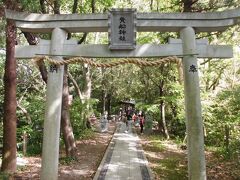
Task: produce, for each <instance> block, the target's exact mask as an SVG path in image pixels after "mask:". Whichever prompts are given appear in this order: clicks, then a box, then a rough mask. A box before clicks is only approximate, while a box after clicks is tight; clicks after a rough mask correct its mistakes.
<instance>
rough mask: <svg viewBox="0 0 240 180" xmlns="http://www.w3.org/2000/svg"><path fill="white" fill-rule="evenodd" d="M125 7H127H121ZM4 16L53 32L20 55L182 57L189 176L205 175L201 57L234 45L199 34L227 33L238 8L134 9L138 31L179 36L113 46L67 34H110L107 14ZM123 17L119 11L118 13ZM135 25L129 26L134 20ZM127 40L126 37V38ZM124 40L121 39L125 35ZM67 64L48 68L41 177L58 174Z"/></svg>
mask: <svg viewBox="0 0 240 180" xmlns="http://www.w3.org/2000/svg"><path fill="white" fill-rule="evenodd" d="M120 11H125V10H120ZM5 14H6V18H7V19H12V20H14V21H15V23H16V27H18V28H19V29H21V30H22V31H25V32H32V33H34V32H35V33H52V38H51V41H45V40H44V41H41V42H40V44H39V45H35V46H17V47H16V58H33V57H36V55H37V54H41V55H50V56H52V58H53V59H55V60H62V58H63V57H64V56H84V57H115V58H118V57H164V56H173V55H177V56H181V55H182V62H183V73H184V93H185V112H186V121H187V123H186V124H187V134H188V139H187V149H188V174H189V179H192V180H204V179H206V164H205V155H204V139H203V121H202V115H201V101H200V89H199V76H198V71H197V58H231V57H232V56H233V53H232V47H231V46H219V45H208V42H207V41H206V40H196V39H195V33H198V32H213V31H224V30H226V29H227V28H228V27H230V26H234V25H235V24H238V23H239V20H240V9H234V10H229V11H223V12H211V13H136V12H135V14H134V15H133V16H135V20H134V21H133V22H132V23H133V24H134V26H135V30H136V31H138V32H147V31H148V32H180V36H181V39H170V41H169V43H168V44H164V45H149V44H144V45H135V44H134V42H133V44H131V43H130V46H131V47H130V48H126V49H124V48H121V50H117V51H115V50H114V47H113V48H111V49H109V46H108V45H99V44H94V45H77V43H76V41H73V40H66V34H67V32H71V33H74V32H107V31H108V29H109V17H108V16H109V15H108V14H89V15H87V14H81V15H80V14H69V15H46V14H45V15H43V14H28V13H20V12H13V11H10V10H6V13H5ZM120 15H121V12H120ZM130 25H131V24H130ZM124 38H125V37H124ZM122 40H123V39H122ZM62 82H63V67H62V66H61V67H60V68H59V69H58V70H57V71H56V72H55V71H52V72H51V71H50V73H49V77H48V83H47V100H46V113H45V120H44V138H43V151H42V170H41V179H43V180H47V179H51V180H56V179H57V177H58V157H59V133H60V116H61V102H62V86H63V83H62Z"/></svg>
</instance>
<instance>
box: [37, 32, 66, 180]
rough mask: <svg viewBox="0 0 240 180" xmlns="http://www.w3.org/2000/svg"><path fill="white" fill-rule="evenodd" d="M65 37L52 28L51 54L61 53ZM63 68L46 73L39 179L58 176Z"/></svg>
mask: <svg viewBox="0 0 240 180" xmlns="http://www.w3.org/2000/svg"><path fill="white" fill-rule="evenodd" d="M65 39H66V32H65V31H64V30H62V29H59V28H55V29H54V30H53V32H52V40H51V49H50V52H51V54H52V55H55V54H59V53H61V51H62V50H63V43H64V41H65ZM53 58H54V59H56V60H62V57H59V56H54V57H53ZM63 70H64V69H63V66H62V67H59V68H58V69H57V72H55V71H54V72H49V73H48V82H47V98H46V113H45V120H44V135H43V150H42V169H41V180H49V179H51V180H57V178H58V157H59V135H60V120H61V108H62V88H63Z"/></svg>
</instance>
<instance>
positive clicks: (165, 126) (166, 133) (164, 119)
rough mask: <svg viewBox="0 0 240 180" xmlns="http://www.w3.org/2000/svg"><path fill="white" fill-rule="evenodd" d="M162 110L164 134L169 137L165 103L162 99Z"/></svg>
mask: <svg viewBox="0 0 240 180" xmlns="http://www.w3.org/2000/svg"><path fill="white" fill-rule="evenodd" d="M160 112H161V121H162V127H163V134H164V136H165V137H166V138H167V139H169V134H168V129H167V124H166V117H165V103H164V101H162V102H161V103H160Z"/></svg>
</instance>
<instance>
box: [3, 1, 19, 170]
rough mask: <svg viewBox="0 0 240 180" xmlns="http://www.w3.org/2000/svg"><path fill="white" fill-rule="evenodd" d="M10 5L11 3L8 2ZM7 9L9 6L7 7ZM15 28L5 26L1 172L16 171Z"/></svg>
mask: <svg viewBox="0 0 240 180" xmlns="http://www.w3.org/2000/svg"><path fill="white" fill-rule="evenodd" d="M7 3H9V4H11V3H13V2H11V1H8V2H7ZM7 8H9V6H8V5H7ZM10 9H12V8H10ZM15 43H16V28H15V25H14V22H13V21H12V20H7V26H6V63H5V74H4V105H3V109H4V115H3V155H2V156H3V158H2V167H1V170H2V171H4V172H15V171H16V168H17V166H16V160H17V159H16V152H17V149H16V147H17V143H16V122H17V116H16V108H17V100H16V59H15V57H14V56H15Z"/></svg>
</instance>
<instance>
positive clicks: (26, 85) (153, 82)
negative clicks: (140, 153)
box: [0, 0, 240, 171]
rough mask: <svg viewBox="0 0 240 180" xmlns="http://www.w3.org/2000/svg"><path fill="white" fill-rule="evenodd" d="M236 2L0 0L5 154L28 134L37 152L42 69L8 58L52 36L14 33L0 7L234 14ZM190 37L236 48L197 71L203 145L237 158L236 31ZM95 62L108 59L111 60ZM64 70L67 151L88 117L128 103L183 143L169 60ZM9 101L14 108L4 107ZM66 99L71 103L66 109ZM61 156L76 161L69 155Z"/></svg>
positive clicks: (100, 39) (161, 39)
mask: <svg viewBox="0 0 240 180" xmlns="http://www.w3.org/2000/svg"><path fill="white" fill-rule="evenodd" d="M239 4H240V2H239V1H238V0H220V1H219V0H182V1H181V0H164V1H162V0H132V1H130V0H122V1H114V0H74V1H68V0H39V1H37V0H16V1H14V0H5V1H0V18H1V19H0V76H1V80H0V122H1V123H0V138H1V140H2V143H1V144H2V145H3V157H4V152H6V151H7V149H10V150H11V151H14V150H13V149H15V148H13V147H16V146H14V143H16V144H18V145H19V151H18V153H21V149H22V148H20V146H21V145H22V138H23V134H27V135H28V136H29V141H28V149H27V154H28V155H34V154H40V153H41V142H42V135H43V133H42V128H43V120H44V112H45V100H46V82H47V68H48V65H47V64H44V63H43V62H42V63H35V62H33V61H30V60H16V61H15V59H14V58H13V57H12V56H11V53H13V51H12V47H13V46H14V45H15V44H31V45H34V44H38V43H39V41H40V39H50V38H51V37H50V34H31V33H26V32H21V31H20V30H16V32H15V30H14V25H13V24H12V22H11V21H9V22H6V19H5V18H4V8H8V9H12V10H17V11H24V12H29V13H43V14H44V13H49V14H69V13H79V14H81V13H82V14H83V13H106V12H107V11H108V10H109V9H110V8H123V7H124V8H125V7H129V8H136V9H137V11H138V12H211V11H223V10H227V9H233V8H236V7H239ZM196 36H197V39H201V38H206V39H208V41H209V43H210V44H228V45H232V46H233V48H234V57H233V58H231V59H199V74H200V88H201V100H202V115H203V120H204V132H205V144H206V146H207V147H208V148H212V149H215V150H216V151H218V152H219V153H220V154H222V155H223V156H224V157H225V158H228V159H238V160H239V156H240V149H239V147H240V115H239V112H240V111H239V110H240V81H239V79H240V60H239V55H240V54H239V52H240V45H239V43H238V42H239V40H240V29H239V26H234V27H231V28H229V29H228V30H227V31H224V32H213V33H199V34H197V35H196ZM107 37H108V35H107V33H74V34H68V38H75V39H77V40H78V43H79V44H82V43H84V44H107V43H108V39H107ZM178 37H179V34H178V33H172V32H171V33H162V32H156V33H153V32H142V33H137V43H138V44H145V43H151V44H165V43H167V41H168V38H178ZM94 60H95V61H101V62H109V61H113V60H114V59H94ZM65 69H66V72H65V77H64V92H63V105H62V106H63V110H62V111H63V112H62V119H61V121H62V125H61V126H62V127H61V128H62V133H63V137H62V143H63V144H65V146H66V147H71V146H72V147H74V139H78V138H80V137H81V136H83V135H84V134H85V133H86V132H89V131H91V130H90V129H89V127H88V119H89V117H90V116H91V115H92V114H95V115H96V116H97V117H99V116H100V115H101V114H102V113H103V112H105V111H108V112H109V116H110V115H114V114H117V113H118V111H119V108H120V105H119V102H120V101H124V100H129V99H134V100H135V101H136V108H137V109H138V110H143V111H144V112H146V113H149V114H151V117H152V119H153V120H154V121H155V122H156V123H157V124H158V129H159V133H160V134H161V135H163V136H164V137H165V138H166V139H169V138H170V139H174V140H176V141H180V142H184V139H185V132H186V127H185V116H184V93H183V80H182V73H181V67H180V66H177V65H175V64H171V63H167V64H163V65H160V66H158V67H141V68H140V67H138V66H133V65H124V66H118V67H113V68H91V67H89V66H87V65H81V64H76V65H69V66H68V67H67V66H66V68H65ZM15 86H17V90H16V92H14V87H15ZM14 97H16V100H17V101H16V104H14V103H13V104H12V103H9V102H12V101H11V98H13V99H14ZM70 97H72V104H71V105H69V104H68V102H69V98H70ZM14 122H15V123H16V124H17V128H15V127H14ZM4 127H5V129H6V128H10V131H9V129H8V130H5V131H4V130H3V129H4ZM69 127H70V128H69ZM14 131H15V132H14ZM71 132H73V134H74V136H72V138H71V139H70V140H69V139H67V138H66V137H67V136H68V135H69V134H71ZM14 138H15V139H16V140H15V141H14ZM6 142H8V143H7V144H6ZM9 144H10V145H9ZM4 146H5V150H4ZM6 148H7V149H6ZM66 149H68V148H66ZM73 149H74V148H73ZM13 154H14V153H13ZM67 154H68V155H69V156H74V150H73V151H70V152H67ZM12 158H13V159H14V158H15V157H12ZM8 160H9V159H8ZM8 160H7V161H8ZM5 163H6V165H4V164H5ZM15 169H16V166H14V163H13V164H10V165H9V161H8V162H6V161H5V162H4V161H3V166H2V170H3V171H5V170H6V171H15Z"/></svg>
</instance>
